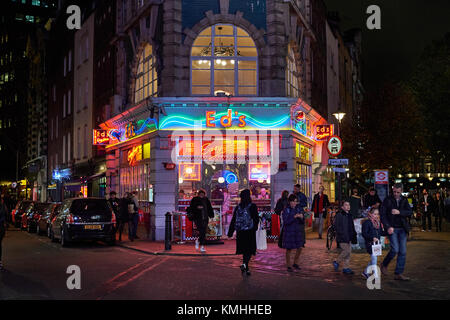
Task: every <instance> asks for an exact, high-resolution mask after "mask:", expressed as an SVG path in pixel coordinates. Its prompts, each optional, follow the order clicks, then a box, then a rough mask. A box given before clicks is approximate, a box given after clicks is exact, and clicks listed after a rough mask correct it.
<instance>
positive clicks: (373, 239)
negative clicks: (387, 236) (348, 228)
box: [361, 207, 383, 279]
mask: <svg viewBox="0 0 450 320" xmlns="http://www.w3.org/2000/svg"><path fill="white" fill-rule="evenodd" d="M367 218H368V219H367V220H366V221H364V222H363V224H362V228H361V229H362V236H363V238H364V240H365V242H366V250H367V253H368V254H370V261H369V264H368V265H367V268H366V269H365V270H364V271H363V273H362V275H363V277H364V278H366V279H368V278H369V268H370V266H377V256H375V255H373V252H372V244H374V243H380V239H381V236H382V232H383V228H382V224H381V221H380V211H379V210H378V209H377V208H375V207H371V208H370V210H369V213H368V215H367Z"/></svg>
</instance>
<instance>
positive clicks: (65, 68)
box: [64, 57, 67, 77]
mask: <svg viewBox="0 0 450 320" xmlns="http://www.w3.org/2000/svg"><path fill="white" fill-rule="evenodd" d="M66 75H67V58H66V57H64V77H65V76H66Z"/></svg>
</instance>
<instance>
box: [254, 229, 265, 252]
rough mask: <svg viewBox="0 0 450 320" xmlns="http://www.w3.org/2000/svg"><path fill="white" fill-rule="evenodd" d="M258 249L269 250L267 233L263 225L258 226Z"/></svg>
mask: <svg viewBox="0 0 450 320" xmlns="http://www.w3.org/2000/svg"><path fill="white" fill-rule="evenodd" d="M256 249H258V250H266V249H267V232H266V230H265V229H261V224H260V225H259V226H258V230H256Z"/></svg>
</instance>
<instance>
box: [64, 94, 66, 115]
mask: <svg viewBox="0 0 450 320" xmlns="http://www.w3.org/2000/svg"><path fill="white" fill-rule="evenodd" d="M65 117H66V94H64V96H63V118H65Z"/></svg>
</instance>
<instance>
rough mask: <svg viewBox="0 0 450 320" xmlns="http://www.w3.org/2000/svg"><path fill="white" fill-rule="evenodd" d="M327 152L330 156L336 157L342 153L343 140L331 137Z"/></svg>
mask: <svg viewBox="0 0 450 320" xmlns="http://www.w3.org/2000/svg"><path fill="white" fill-rule="evenodd" d="M327 150H328V153H329V154H330V156H333V157H336V156H338V155H339V154H341V152H342V140H341V138H339V137H338V136H331V137H330V139H328V142H327Z"/></svg>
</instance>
